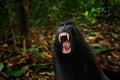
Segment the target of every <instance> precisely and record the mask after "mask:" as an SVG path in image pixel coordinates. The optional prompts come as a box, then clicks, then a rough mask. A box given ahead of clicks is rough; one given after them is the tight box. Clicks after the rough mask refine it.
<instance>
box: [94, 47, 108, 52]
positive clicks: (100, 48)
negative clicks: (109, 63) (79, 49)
mask: <svg viewBox="0 0 120 80" xmlns="http://www.w3.org/2000/svg"><path fill="white" fill-rule="evenodd" d="M106 50H108V48H106V47H102V46H93V51H94V52H95V53H96V54H100V53H102V52H103V51H106Z"/></svg>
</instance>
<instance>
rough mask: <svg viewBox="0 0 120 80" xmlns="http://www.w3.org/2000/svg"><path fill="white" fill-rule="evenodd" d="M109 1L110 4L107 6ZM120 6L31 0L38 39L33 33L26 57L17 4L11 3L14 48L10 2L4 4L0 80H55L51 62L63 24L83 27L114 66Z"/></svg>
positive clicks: (97, 0)
mask: <svg viewBox="0 0 120 80" xmlns="http://www.w3.org/2000/svg"><path fill="white" fill-rule="evenodd" d="M105 1H108V2H107V3H108V4H107V5H106V4H105ZM119 4H120V0H104V1H103V0H70V1H69V0H29V13H30V17H29V24H30V27H31V26H32V27H34V28H35V29H36V30H35V31H34V30H33V29H32V27H31V31H33V33H34V34H36V35H38V36H34V35H33V34H32V33H31V32H30V35H31V44H30V47H28V48H27V54H24V55H23V54H22V51H23V48H22V47H23V45H22V39H21V38H22V36H21V34H20V33H21V31H20V29H21V26H19V24H18V16H17V9H16V3H15V0H10V6H11V12H12V17H13V23H12V26H13V27H14V28H15V35H16V40H17V44H16V45H13V37H12V29H11V27H9V26H10V20H9V17H10V16H9V15H8V5H7V0H0V11H1V12H0V79H1V77H3V78H11V77H14V78H18V77H19V78H21V79H22V80H24V79H23V78H24V77H26V76H27V77H30V78H36V77H37V78H40V80H41V79H42V78H43V77H44V76H46V75H47V79H51V76H52V77H54V76H55V73H54V71H53V62H52V60H51V58H52V57H51V47H52V46H51V45H52V41H53V39H54V36H55V35H54V34H55V27H54V26H56V24H58V22H61V21H63V20H72V21H74V22H75V23H77V25H79V26H80V28H81V31H83V33H86V34H85V37H86V38H88V42H89V43H90V44H91V46H92V48H93V51H94V52H95V53H96V54H98V55H101V53H104V52H106V53H109V54H107V56H106V55H104V56H103V57H104V58H105V57H106V60H108V61H111V63H112V61H116V60H117V59H119V45H120V43H119V39H120V36H119V32H120V22H119V21H120V5H119ZM109 23H110V24H109ZM36 26H37V27H36ZM42 27H44V28H42ZM23 29H24V28H23ZM86 35H87V36H86ZM101 35H102V36H101ZM104 40H105V41H104ZM114 47H115V49H114ZM116 47H118V49H117V48H116ZM107 51H108V52H107ZM108 55H109V56H108ZM104 60H105V59H104ZM118 61H119V60H118ZM106 62H107V61H106ZM116 62H117V61H116ZM105 65H106V63H105ZM107 67H108V66H107ZM113 68H114V67H112V69H113ZM110 69H111V68H110ZM112 69H111V70H112ZM115 69H116V66H115ZM117 70H119V68H117ZM48 76H49V77H48ZM51 80H54V79H51Z"/></svg>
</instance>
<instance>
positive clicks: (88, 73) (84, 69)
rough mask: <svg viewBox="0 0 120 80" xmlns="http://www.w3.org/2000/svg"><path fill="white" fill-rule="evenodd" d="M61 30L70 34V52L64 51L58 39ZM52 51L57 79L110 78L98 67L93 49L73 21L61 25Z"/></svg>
mask: <svg viewBox="0 0 120 80" xmlns="http://www.w3.org/2000/svg"><path fill="white" fill-rule="evenodd" d="M61 32H68V33H69V34H70V43H71V47H72V50H71V52H70V53H69V54H64V53H62V46H61V44H62V43H60V42H59V40H58V36H59V34H60V33H61ZM52 51H53V58H54V63H55V73H56V79H57V80H109V79H108V78H107V77H106V76H105V75H104V73H103V72H102V71H101V70H100V69H99V68H98V66H97V64H96V60H95V56H94V54H93V51H92V50H91V48H90V46H89V45H88V43H87V42H86V40H85V39H84V37H83V35H82V34H81V32H80V31H79V30H78V29H77V27H76V25H75V24H74V23H73V22H71V21H65V22H62V23H61V24H60V25H59V27H58V30H57V33H56V37H55V41H54V43H53V49H52Z"/></svg>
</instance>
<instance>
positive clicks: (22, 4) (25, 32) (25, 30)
mask: <svg viewBox="0 0 120 80" xmlns="http://www.w3.org/2000/svg"><path fill="white" fill-rule="evenodd" d="M16 6H17V12H18V19H19V24H20V31H21V35H22V39H23V49H24V54H26V51H27V50H26V48H27V47H29V46H30V35H29V34H30V33H29V9H28V0H16Z"/></svg>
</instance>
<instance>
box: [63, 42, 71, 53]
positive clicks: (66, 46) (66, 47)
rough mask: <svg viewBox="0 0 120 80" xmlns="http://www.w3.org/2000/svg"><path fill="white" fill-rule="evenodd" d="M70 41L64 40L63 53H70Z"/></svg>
mask: <svg viewBox="0 0 120 80" xmlns="http://www.w3.org/2000/svg"><path fill="white" fill-rule="evenodd" d="M70 49H71V48H70V42H69V41H65V42H63V53H69V52H70Z"/></svg>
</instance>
